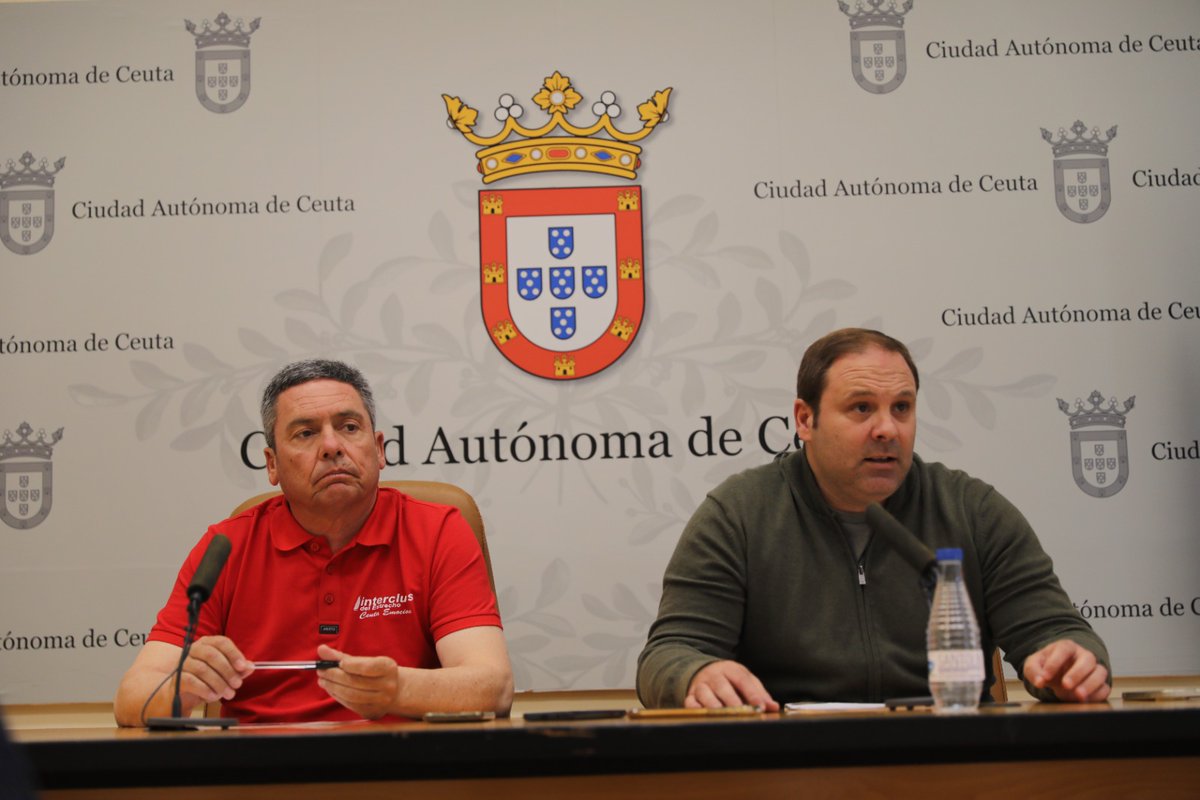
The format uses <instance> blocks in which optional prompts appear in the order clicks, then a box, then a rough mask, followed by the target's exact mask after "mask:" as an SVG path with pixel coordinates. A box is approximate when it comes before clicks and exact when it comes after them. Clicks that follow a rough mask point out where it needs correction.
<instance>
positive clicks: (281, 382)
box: [259, 358, 375, 450]
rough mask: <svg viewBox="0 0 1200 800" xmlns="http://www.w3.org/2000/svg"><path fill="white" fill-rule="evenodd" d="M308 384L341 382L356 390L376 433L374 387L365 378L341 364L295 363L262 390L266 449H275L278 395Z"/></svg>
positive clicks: (277, 374) (353, 369) (346, 365)
mask: <svg viewBox="0 0 1200 800" xmlns="http://www.w3.org/2000/svg"><path fill="white" fill-rule="evenodd" d="M309 381H338V382H339V383H345V384H347V385H349V386H353V387H354V390H355V391H356V392H358V396H359V397H360V398H362V401H363V405H364V406H366V407H367V415H368V416H369V417H370V418H371V430H372V431H374V430H375V397H374V395H372V394H371V387H370V385H369V384H368V383H367V379H366V378H364V377H363V374H362V373H361V372H359V371H358V370H357V369H355V368H354V367H352V366H350V365H349V364H346V363H343V362H341V361H330V360H328V359H323V358H310V359H308V360H307V361H295V362H293V363H291V364H288V365H287V366H286V367H284V368H283V369H281V370H279V372H277V373H275V377H274V378H271V382H270V383H268V384H267V388H266V389H265V390H263V396H262V406H261V407H260V409H259V410H260V411H261V412H262V424H263V432H264V433H265V434H266V436H267V447H269V448H271V449H272V450H274V449H275V421H276V419H277V417H278V413H277V408H276V406H277V405H278V403H279V395H281V394H283V393H284V392H285V391H287V390H288V389H290V388H292V387H293V386H299V385H300V384H302V383H308V382H309Z"/></svg>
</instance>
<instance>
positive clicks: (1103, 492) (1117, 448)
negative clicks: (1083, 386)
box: [1058, 389, 1134, 497]
mask: <svg viewBox="0 0 1200 800" xmlns="http://www.w3.org/2000/svg"><path fill="white" fill-rule="evenodd" d="M1133 401H1134V398H1133V397H1130V398H1129V399H1128V400H1126V401H1125V404H1124V406H1123V407H1122V408H1120V409H1118V408H1117V398H1115V397H1113V398H1111V399H1110V400H1109V401H1108V405H1107V406H1106V405H1105V399H1104V395H1102V394H1100V391H1099V390H1098V389H1095V390H1093V391H1092V393H1091V394H1090V395H1088V397H1087V404H1086V405H1085V404H1084V401H1083V400H1079V399H1076V400H1075V406H1074V408H1072V407H1071V405H1070V404H1069V403H1067V402H1066V401H1065V400H1062V399H1059V401H1058V409H1059V411H1061V412H1063V413H1064V414H1066V415H1067V419H1068V420H1069V421H1070V424H1071V473H1072V474H1073V475H1074V476H1075V484H1076V485H1077V486H1078V487H1079V488H1080V489H1081V490H1082V491H1083V492H1084V493H1085V494H1089V495H1091V496H1092V497H1112V496H1113V495H1114V494H1116V493H1117V492H1119V491H1121V490H1122V489H1124V488H1125V484H1126V483H1128V481H1129V445H1128V444H1127V443H1126V441H1125V417H1126V416H1127V415H1128V414H1129V412H1130V411H1132V410H1133Z"/></svg>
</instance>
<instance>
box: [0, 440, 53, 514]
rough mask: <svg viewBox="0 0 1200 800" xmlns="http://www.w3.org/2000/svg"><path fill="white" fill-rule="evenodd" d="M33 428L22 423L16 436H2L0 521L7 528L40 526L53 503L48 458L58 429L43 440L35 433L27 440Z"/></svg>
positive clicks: (0, 443)
mask: <svg viewBox="0 0 1200 800" xmlns="http://www.w3.org/2000/svg"><path fill="white" fill-rule="evenodd" d="M32 433H33V427H32V426H30V424H29V423H28V422H22V423H21V424H20V425H19V426H18V427H17V436H16V438H13V435H12V433H11V432H9V431H5V432H4V441H3V442H0V479H3V490H4V502H3V504H0V519H3V520H4V522H5V523H6V524H8V526H9V527H12V528H18V529H21V530H24V529H27V528H33V527H36V526H37V525H40V524H41V523H42V521H43V520H45V519H46V517H47V516H49V515H50V507H51V505H53V500H54V481H53V477H54V470H53V465H52V464H51V463H50V456H51V455H52V454H53V452H54V445H56V444H58V441H59V439H61V438H62V433H63V429H62V428H59V429H58V430H56V431H55V432H54V433H53V434H52V435H51V437H50V440H49V441H47V440H46V432H45V431H44V430H39V431H38V435H37V439H31V438H30V434H32Z"/></svg>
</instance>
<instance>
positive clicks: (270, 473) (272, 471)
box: [263, 447, 279, 486]
mask: <svg viewBox="0 0 1200 800" xmlns="http://www.w3.org/2000/svg"><path fill="white" fill-rule="evenodd" d="M263 455H264V456H266V457H267V480H269V481H270V482H271V485H272V486H278V485H279V464H278V463H277V462H276V461H275V451H274V450H273V449H272V448H270V447H264V448H263Z"/></svg>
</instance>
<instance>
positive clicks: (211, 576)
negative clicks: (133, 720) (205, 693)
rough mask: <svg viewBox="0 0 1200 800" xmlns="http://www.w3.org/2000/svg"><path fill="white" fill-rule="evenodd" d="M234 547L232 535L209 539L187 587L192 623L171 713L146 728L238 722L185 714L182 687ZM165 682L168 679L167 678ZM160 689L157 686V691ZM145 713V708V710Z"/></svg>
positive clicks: (186, 727) (177, 669) (177, 670)
mask: <svg viewBox="0 0 1200 800" xmlns="http://www.w3.org/2000/svg"><path fill="white" fill-rule="evenodd" d="M232 549H233V543H232V542H230V541H229V537H228V536H223V535H221V534H219V533H217V534H213V537H212V539H211V540H209V542H208V547H207V548H206V549H205V550H204V555H203V556H202V557H201V558H200V565H199V566H197V567H196V571H195V572H194V573H192V582H191V583H189V584H188V587H187V596H188V624H187V630H185V631H184V633H183V650H182V651H181V652H180V654H179V664H178V666H176V667H175V672H174V676H175V694H174V696H173V697H172V698H171V716H169V717H151V718H150V719H148V720H146V727H148V728H149V729H150V730H152V731H179V730H195V729H196V728H197V726H200V725H211V726H219V727H222V728H228V727H229V726H230V725H234V724H236V723H237V720H236V719H231V718H227V717H221V718H208V719H193V718H191V717H185V716H183V703H182V699H181V698H180V689H179V686H180V684H181V683H182V682H183V664H184V662H185V661H187V657H188V652H189V651H191V649H192V637H194V636H195V634H196V623H198V622H199V621H200V606H202V605H204V601H205V600H207V599H208V598H209V597H210V596H211V595H212V590H213V586H215V585H216V583H217V578H219V577H220V576H221V570H222V569H224V568H225V562H226V561H227V560H228V559H229V551H230V550H232ZM163 683H166V681H165V680H164V681H163ZM157 691H158V690H157V689H155V692H157ZM151 697H153V695H151ZM149 703H150V701H149V700H147V701H146V704H147V705H149ZM142 713H145V711H144V710H143V712H142Z"/></svg>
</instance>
